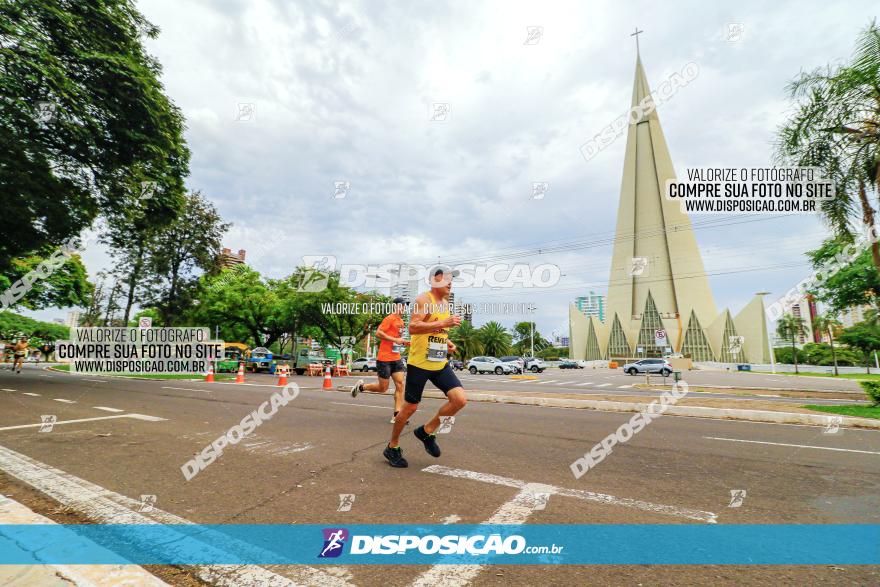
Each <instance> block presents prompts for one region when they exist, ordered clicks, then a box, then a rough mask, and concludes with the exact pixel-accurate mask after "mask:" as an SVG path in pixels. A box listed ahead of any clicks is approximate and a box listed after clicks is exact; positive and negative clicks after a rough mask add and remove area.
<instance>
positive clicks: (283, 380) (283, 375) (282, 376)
mask: <svg viewBox="0 0 880 587" xmlns="http://www.w3.org/2000/svg"><path fill="white" fill-rule="evenodd" d="M280 369H281V371H280V372H279V375H278V387H284V386H285V385H287V365H281V367H280Z"/></svg>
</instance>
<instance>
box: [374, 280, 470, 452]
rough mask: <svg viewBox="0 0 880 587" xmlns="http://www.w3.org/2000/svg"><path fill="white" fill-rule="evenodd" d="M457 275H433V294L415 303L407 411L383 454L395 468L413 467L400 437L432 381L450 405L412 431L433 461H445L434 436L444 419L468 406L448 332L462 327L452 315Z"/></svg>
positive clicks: (397, 419)
mask: <svg viewBox="0 0 880 587" xmlns="http://www.w3.org/2000/svg"><path fill="white" fill-rule="evenodd" d="M457 274H458V272H457V271H452V270H451V269H447V270H444V269H443V268H438V269H437V270H436V271H434V272H433V274H430V276H429V280H430V282H429V283H430V285H431V291H429V292H425V293H423V294H421V295H420V296H418V297H417V298H416V300H415V303H414V304H413V310H412V317H411V319H410V322H409V334H410V341H411V344H410V347H409V360H408V361H407V369H406V387H405V391H404V394H403V407H402V408H401V410H400V413H399V414H398V415H397V418H396V421H395V422H394V428H393V429H392V430H391V442H389V443H388V446H387V447H385V451H384V453H383V454H384V456H385V458H386V459H388V462H389V463H390V464H391V466H392V467H406V466H408V463H407V462H406V459H405V458H403V451H402V450H401V449H400V446H399V440H400V432H401V431H402V430H403V427H404V426H406V423H407V422H408V421H409V419H410V417H411V416H412V415H413V414H414V413H415V412H416V410H417V409H418V407H419V402H421V401H422V393H423V392H424V390H425V385H426V384H427V383H428V381H430V382H431V383H433V384H434V386H435V387H437V389H439V390H440V391H442V392H443V393H445V394H446V403H445V404H443V405H442V406H440V409H439V410H438V411H437V414H436V415H435V416H434V417H433V418H431V419H430V420H429V421H428V422H427V423H425V424H424V425H423V426H419V427H418V428H416V429H415V430H413V434H415V436H416V438H418V439H419V440H421V441H422V444H424V445H425V451H427V453H428V454H429V455H431V456H432V457H439V456H440V447H439V446H437V439H436V435H435V432H436V431H437V428H438V427H439V426H440V418H441V417H443V416H454V415H455V414H456V413H458V411H459V410H461V409H462V408H463V407H464V406H465V405H466V404H467V398H466V397H465V393H464V388H463V387H462V386H461V382H460V381H459V380H458V377H457V376H456V374H455V372H454V371H453V370H452V367H450V366H449V360H448V357H449V355H451V354H454V353H455V350H456V349H455V344H454V343H453V342H452V341H451V340H449V332H448V330H449V329H450V328H454V327H456V326H458V325H459V324H461V316H454V315H452V314H450V312H449V292H450V291H451V290H452V278H453V277H455V276H456V275H457Z"/></svg>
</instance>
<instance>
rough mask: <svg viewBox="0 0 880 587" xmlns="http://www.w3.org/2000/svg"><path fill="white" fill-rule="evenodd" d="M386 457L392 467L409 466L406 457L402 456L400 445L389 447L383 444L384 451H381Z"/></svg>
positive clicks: (403, 467) (401, 467) (402, 467)
mask: <svg viewBox="0 0 880 587" xmlns="http://www.w3.org/2000/svg"><path fill="white" fill-rule="evenodd" d="M382 454H383V455H384V456H385V458H386V459H388V464H389V465H391V466H392V467H397V468H398V469H405V468H407V467H408V466H409V463H407V462H406V459H405V458H403V451H402V450H400V447H399V446H398V447H397V448H391V447H390V446H387V445H386V446H385V452H383V453H382Z"/></svg>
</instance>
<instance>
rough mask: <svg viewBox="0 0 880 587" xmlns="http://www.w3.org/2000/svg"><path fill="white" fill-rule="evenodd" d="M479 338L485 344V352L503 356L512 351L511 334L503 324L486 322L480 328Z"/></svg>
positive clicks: (494, 355)
mask: <svg viewBox="0 0 880 587" xmlns="http://www.w3.org/2000/svg"><path fill="white" fill-rule="evenodd" d="M477 333H478V338H479V341H480V343H481V344H482V345H483V353H485V354H487V355H491V356H493V357H501V356H503V355H506V354H507V353H508V352H510V342H511V336H510V333H509V332H507V329H506V328H504V327H503V326H502V325H501V324H499V323H497V322H494V321H492V322H486V323H485V324H483V325H482V326H481V327H480V328H479V329H478V330H477Z"/></svg>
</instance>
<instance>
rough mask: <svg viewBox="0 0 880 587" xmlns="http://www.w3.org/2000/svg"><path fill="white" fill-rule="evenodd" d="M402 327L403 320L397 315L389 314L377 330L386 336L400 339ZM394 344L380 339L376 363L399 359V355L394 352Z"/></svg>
mask: <svg viewBox="0 0 880 587" xmlns="http://www.w3.org/2000/svg"><path fill="white" fill-rule="evenodd" d="M402 327H403V318H401V317H400V316H398V315H397V314H389V315H387V316H385V319H384V320H382V323H381V324H380V325H379V328H378V330H381V331H382V332H384V333H385V334H387V335H388V336H393V337H394V338H400V329H401V328H402ZM394 346H395V345H394V343H393V342H391V341H390V340H385V339H384V338H383V339H382V342H380V343H379V354H378V355H377V356H376V360H377V361H397V360H399V359H400V353H399V352H395V350H394Z"/></svg>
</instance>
